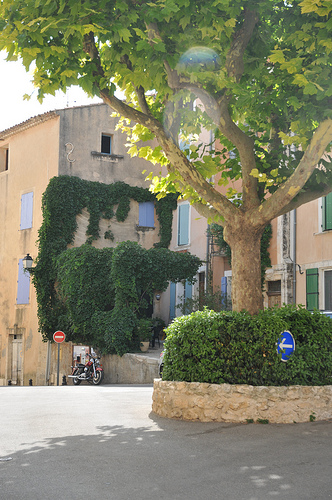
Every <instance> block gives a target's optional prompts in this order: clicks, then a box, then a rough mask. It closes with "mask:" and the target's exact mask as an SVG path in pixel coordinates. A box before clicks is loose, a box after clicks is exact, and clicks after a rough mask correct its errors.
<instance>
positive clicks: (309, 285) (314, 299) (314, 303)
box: [306, 268, 319, 311]
mask: <svg viewBox="0 0 332 500" xmlns="http://www.w3.org/2000/svg"><path fill="white" fill-rule="evenodd" d="M318 299H319V288H318V268H313V269H307V270H306V301H307V309H308V310H309V311H313V310H314V309H318V308H319V301H318Z"/></svg>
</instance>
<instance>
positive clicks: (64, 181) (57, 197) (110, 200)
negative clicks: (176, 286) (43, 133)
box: [33, 176, 196, 349]
mask: <svg viewBox="0 0 332 500" xmlns="http://www.w3.org/2000/svg"><path fill="white" fill-rule="evenodd" d="M131 199H134V200H135V201H137V202H144V201H154V203H155V205H156V207H157V215H158V217H159V221H160V242H159V243H158V250H159V252H161V254H162V256H158V255H159V254H157V253H156V259H157V261H158V265H159V267H161V266H160V262H161V261H162V259H167V258H168V256H169V253H168V251H166V254H165V252H164V253H162V252H163V251H164V250H166V248H164V247H167V246H168V245H169V242H170V238H171V225H172V217H173V210H174V208H175V207H176V197H175V195H171V196H170V198H169V197H168V196H167V197H165V198H163V199H162V200H160V201H158V200H156V197H155V195H153V194H152V193H151V192H149V190H148V189H144V188H139V187H132V186H129V185H127V184H125V183H123V182H117V183H114V184H111V185H106V184H102V183H99V182H89V181H85V180H82V179H79V178H78V177H69V176H60V177H54V178H52V179H51V180H50V182H49V185H48V187H47V189H46V191H45V193H44V195H43V200H42V211H43V223H42V225H41V227H40V230H39V240H38V245H39V252H38V257H37V260H36V266H35V267H34V269H33V283H34V285H35V288H36V292H37V302H38V319H39V327H40V331H41V333H42V335H43V339H44V340H49V339H50V340H51V339H52V335H53V332H54V331H56V330H58V329H61V330H64V331H65V332H66V334H67V335H68V337H67V338H68V340H73V339H76V341H77V342H78V341H80V342H85V343H89V341H91V339H92V337H93V339H94V342H95V345H97V344H98V346H99V347H100V348H103V349H104V348H106V347H105V339H104V337H105V332H106V330H105V328H104V327H105V321H109V318H110V314H111V313H110V311H111V310H112V309H113V307H114V305H115V304H116V303H119V304H120V306H119V307H121V304H122V302H121V293H120V291H121V290H122V288H125V285H124V283H122V285H121V286H120V285H119V284H118V289H117V294H116V293H115V287H116V286H117V282H115V281H114V280H115V279H118V281H119V283H120V282H121V279H123V281H125V280H126V279H127V278H128V274H127V273H129V272H132V268H130V265H129V264H130V263H129V262H128V261H127V262H126V259H125V258H124V259H123V265H122V267H121V265H120V264H119V266H120V267H119V268H118V269H121V270H122V271H121V272H122V273H123V274H122V276H121V273H120V275H117V274H116V272H115V271H114V274H115V275H116V276H113V275H112V273H111V269H112V259H113V250H112V249H104V250H100V251H99V250H98V251H97V250H96V249H94V248H92V247H91V243H92V241H93V240H96V239H97V238H98V237H100V229H99V221H100V219H101V218H105V219H110V220H111V219H112V218H114V217H115V218H116V220H117V221H119V222H123V221H124V220H125V219H126V217H127V216H128V213H129V207H130V200H131ZM84 207H86V208H87V209H88V211H89V214H90V218H89V224H88V228H87V240H86V241H87V244H86V245H84V246H83V247H81V248H80V249H72V250H68V251H67V247H68V245H70V244H71V243H72V242H73V240H74V235H75V231H76V229H77V222H76V216H77V215H78V214H79V213H80V212H81V211H82V209H83V208H84ZM106 233H107V234H106ZM106 233H105V235H104V237H106V238H110V237H111V231H110V230H108V231H106ZM128 245H130V243H128ZM137 246H138V245H137ZM155 251H156V252H157V248H156V249H155ZM119 253H121V247H120V248H119V249H118V250H117V252H116V254H115V257H114V258H115V259H117V260H118V259H119ZM175 260H176V258H175ZM184 260H185V259H184ZM189 261H190V257H189V256H188V259H187V261H186V264H185V272H187V273H189V274H188V275H189V276H192V273H191V269H189V268H190V262H189ZM195 262H196V261H195ZM191 263H192V262H191ZM164 264H165V263H164ZM126 265H128V266H129V267H128V270H127V271H124V267H125V266H126ZM153 265H154V264H153V260H151V262H150V268H149V270H148V272H149V273H151V267H153ZM172 266H173V267H172ZM174 266H175V267H174ZM136 267H137V266H136ZM179 267H181V264H180V263H177V262H175V261H174V259H173V260H172V264H171V266H169V267H167V264H165V265H164V269H166V268H167V269H168V271H169V273H170V276H171V278H173V274H174V273H175V274H176V272H178V271H179ZM173 271H174V273H173ZM137 273H138V274H139V273H140V274H139V276H143V273H142V271H141V270H138V269H137ZM163 277H164V278H163V279H161V280H159V281H158V279H157V280H156V283H157V285H158V289H160V290H161V289H162V288H163V287H165V279H166V278H165V274H163ZM130 279H131V278H130V277H129V278H128V280H129V281H130ZM59 281H60V282H61V290H60V285H59ZM121 287H122V288H121ZM134 288H135V287H134ZM133 293H134V292H133ZM135 293H136V292H135ZM149 293H150V298H151V293H152V292H151V289H149ZM127 295H128V293H127ZM149 300H150V299H149ZM116 301H118V302H116ZM97 311H100V312H102V313H103V314H102V315H101V317H100V318H99V317H96V316H94V313H97ZM106 318H108V320H107V319H106ZM121 321H123V319H121ZM130 322H131V323H130ZM113 324H114V328H113V333H112V338H113V343H114V344H116V345H119V344H120V343H121V340H119V338H120V339H121V338H122V336H123V332H125V331H127V332H129V333H128V335H127V336H128V341H127V344H126V346H125V349H129V347H130V346H131V341H132V329H131V330H130V327H129V326H128V325H129V324H131V325H134V324H135V321H134V320H133V319H131V320H129V319H128V325H127V327H124V328H123V330H122V333H121V332H119V328H120V327H119V325H115V320H114V319H113ZM96 325H98V328H95V327H96ZM116 331H118V334H116V333H115V332H116ZM96 342H97V344H96ZM111 344H112V342H111ZM111 344H110V341H109V340H108V344H107V346H108V347H107V348H111V347H110V346H111Z"/></svg>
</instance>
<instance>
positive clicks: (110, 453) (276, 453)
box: [0, 414, 331, 500]
mask: <svg viewBox="0 0 332 500" xmlns="http://www.w3.org/2000/svg"><path fill="white" fill-rule="evenodd" d="M150 419H151V420H152V421H153V423H154V425H153V426H152V427H151V426H150V427H144V426H141V427H137V428H133V427H128V426H124V425H123V426H122V425H113V426H101V427H97V432H96V434H93V435H84V434H77V435H71V436H59V437H55V438H54V437H53V438H45V439H43V440H41V441H36V442H33V443H22V449H21V450H20V451H17V452H15V453H13V454H11V455H10V456H7V457H3V458H8V459H10V460H3V461H1V462H0V491H1V494H0V498H1V499H2V498H3V499H6V500H20V499H23V500H45V499H46V498H47V499H48V500H67V499H68V500H81V499H82V498H90V499H92V500H94V499H99V498H100V499H101V498H104V499H111V500H113V499H114V500H128V499H129V498H131V497H133V496H134V497H135V498H136V499H139V500H143V499H144V500H149V499H155V498H162V499H167V500H173V499H178V500H187V499H188V498H190V499H193V500H201V499H205V498H208V499H220V498H221V499H226V500H228V499H229V500H238V499H246V500H266V499H267V498H270V497H271V496H276V497H277V498H280V499H281V498H301V499H306V498H308V499H309V498H315V499H316V500H319V499H322V500H323V499H324V500H325V499H326V494H324V493H323V491H326V490H324V488H323V489H320V491H322V493H321V494H322V495H325V496H319V495H320V493H319V492H318V493H317V490H316V487H315V484H316V483H315V481H314V479H315V476H316V477H317V475H318V471H319V470H320V474H319V477H321V476H322V473H324V470H323V469H324V459H323V458H322V456H321V454H320V444H322V442H323V441H324V440H326V438H327V437H329V438H331V434H329V433H328V428H327V427H326V425H327V424H325V426H320V425H319V423H310V424H301V425H297V426H281V425H280V426H277V425H274V426H273V425H270V426H259V425H250V426H249V425H242V426H241V425H238V424H236V425H232V424H206V425H205V424H197V423H188V422H181V421H170V420H167V419H163V418H160V417H157V416H156V415H154V414H150ZM330 429H331V427H329V432H330ZM305 437H307V438H308V437H310V442H315V443H316V449H315V447H313V446H309V447H308V441H307V440H306V439H304V438H305ZM285 456H286V457H287V458H286V462H287V463H285ZM290 464H292V466H290ZM325 467H326V468H327V467H328V464H326V465H325ZM322 468H323V469H322ZM299 471H301V474H298V472H299ZM325 477H326V478H329V473H328V470H326V476H325ZM326 480H327V481H328V480H329V479H326ZM295 491H298V492H303V494H302V495H301V496H298V497H296V496H294V492H295Z"/></svg>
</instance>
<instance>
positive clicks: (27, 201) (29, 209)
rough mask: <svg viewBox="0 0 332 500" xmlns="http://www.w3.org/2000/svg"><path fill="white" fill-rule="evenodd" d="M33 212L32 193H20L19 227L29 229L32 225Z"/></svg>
mask: <svg viewBox="0 0 332 500" xmlns="http://www.w3.org/2000/svg"><path fill="white" fill-rule="evenodd" d="M32 213H33V193H32V192H31V193H25V194H22V198H21V223H20V229H21V230H22V229H30V228H31V227H32Z"/></svg>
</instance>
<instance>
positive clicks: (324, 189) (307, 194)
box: [276, 185, 332, 217]
mask: <svg viewBox="0 0 332 500" xmlns="http://www.w3.org/2000/svg"><path fill="white" fill-rule="evenodd" d="M331 192H332V186H328V185H324V186H321V190H320V191H304V192H303V193H300V194H299V195H298V196H297V197H296V198H294V200H292V201H291V202H290V203H288V205H286V206H285V207H283V208H282V209H281V210H280V212H279V213H278V214H277V215H276V217H279V216H280V215H284V214H287V213H288V212H291V211H292V210H295V209H296V208H299V207H300V206H301V205H304V204H305V203H309V202H310V201H314V200H317V198H321V197H322V196H326V195H328V194H329V193H331Z"/></svg>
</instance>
